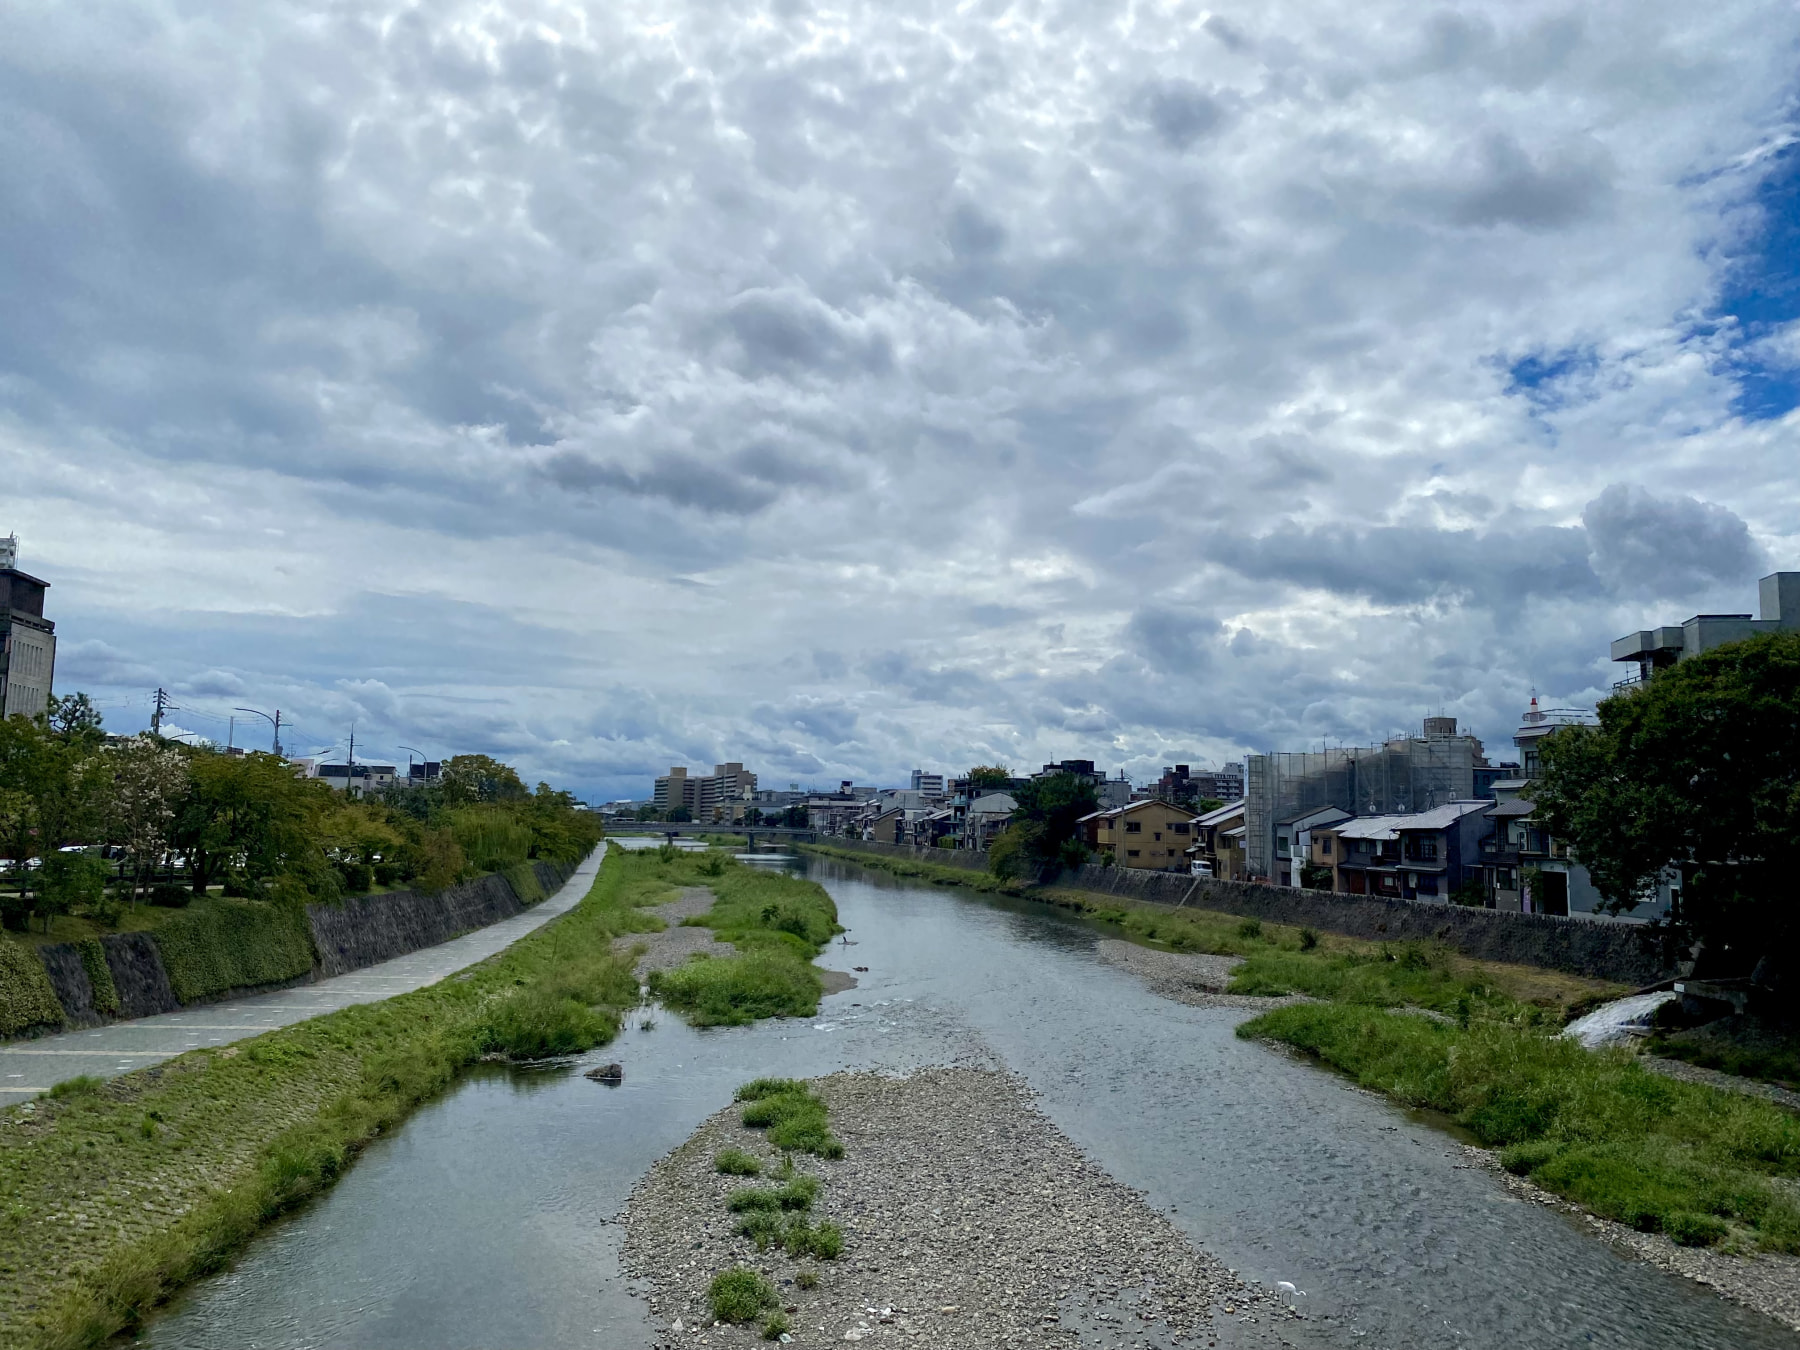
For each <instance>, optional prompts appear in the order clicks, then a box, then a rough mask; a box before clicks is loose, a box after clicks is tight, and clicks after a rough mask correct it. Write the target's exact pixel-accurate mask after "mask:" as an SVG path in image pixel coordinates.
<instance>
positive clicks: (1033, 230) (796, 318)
mask: <svg viewBox="0 0 1800 1350" xmlns="http://www.w3.org/2000/svg"><path fill="white" fill-rule="evenodd" d="M3 12H4V21H5V25H6V30H7V32H8V34H9V37H8V41H7V43H6V44H5V46H4V49H3V50H0V201H4V202H5V203H6V208H5V210H4V211H0V297H4V300H5V302H6V308H7V312H8V313H9V315H11V316H14V321H13V322H11V323H9V324H7V325H6V326H5V328H4V330H3V331H0V482H4V484H5V487H4V489H0V529H6V528H15V529H17V530H18V531H19V532H20V534H21V535H22V537H23V539H24V543H25V551H26V562H27V564H28V565H30V566H32V567H34V568H35V569H36V570H38V571H39V572H40V573H42V574H47V575H48V576H49V578H50V579H51V580H52V581H53V582H55V583H56V586H55V589H54V590H53V592H52V597H53V609H54V612H55V614H56V616H57V617H58V619H59V621H60V623H61V625H62V632H63V633H64V635H65V642H66V644H67V646H66V647H65V660H64V665H63V671H62V681H61V682H62V684H63V685H64V687H76V686H91V687H93V688H95V689H96V690H97V691H98V692H99V693H100V694H101V696H102V700H103V701H105V702H108V703H110V704H111V705H112V708H113V712H112V714H111V720H112V721H113V722H114V723H115V724H116V725H120V726H124V727H130V726H132V725H135V724H136V723H137V722H138V721H139V720H141V717H142V696H143V693H144V687H145V686H146V685H148V684H150V683H151V682H153V681H160V682H161V683H163V684H164V685H165V686H167V687H169V688H170V689H172V690H174V691H175V692H176V693H177V695H178V697H179V698H180V699H182V700H183V702H184V707H183V716H184V718H185V719H186V720H184V722H183V725H184V726H189V725H192V726H195V727H196V728H198V729H201V730H206V731H209V732H210V731H213V730H214V728H213V726H212V724H211V723H210V722H206V721H205V720H204V719H205V717H206V716H207V715H217V716H228V715H229V714H230V708H231V706H232V705H234V704H236V703H240V702H247V703H249V704H251V705H253V706H258V707H267V708H273V707H275V706H281V707H282V708H283V709H284V711H286V712H287V713H289V714H290V715H291V716H293V717H294V718H295V719H296V721H297V722H298V725H299V732H298V733H297V735H299V736H300V738H301V740H300V741H293V740H291V741H290V745H291V746H293V747H294V748H297V749H314V748H318V746H320V745H324V744H329V743H330V742H332V741H334V740H336V739H338V738H340V737H342V736H343V735H344V734H345V733H346V732H347V730H348V726H349V724H350V722H351V721H352V720H354V721H356V722H357V724H358V727H359V730H358V738H359V742H360V743H361V744H363V745H365V746H367V747H369V748H370V751H371V753H375V754H393V755H396V756H398V755H400V754H402V753H403V752H401V751H399V750H398V749H397V748H396V747H397V746H398V745H400V744H411V745H416V746H420V747H422V748H424V749H426V750H427V751H428V752H429V753H433V754H437V753H447V752H450V751H453V750H456V749H482V750H488V751H491V752H493V753H497V754H502V755H505V756H507V757H510V758H513V759H516V760H517V761H519V762H520V763H521V765H522V766H523V767H524V768H525V769H526V770H527V772H528V773H531V774H534V775H542V776H548V777H552V778H555V779H557V780H559V781H563V782H569V783H573V784H577V785H580V786H583V787H585V788H589V789H591V790H595V791H599V792H613V791H620V792H624V791H634V790H642V788H643V787H644V786H645V784H646V780H647V777H648V775H650V774H651V773H654V772H657V771H660V769H661V768H662V767H663V766H665V765H666V764H668V763H673V762H683V761H687V762H699V763H707V762H710V761H711V760H713V759H722V758H739V759H743V760H745V761H747V762H749V763H750V764H752V766H753V767H756V768H758V769H759V770H761V771H763V772H764V775H765V778H766V780H767V781H770V782H785V781H790V780H800V781H806V780H812V781H828V780H832V779H835V778H837V777H839V776H851V775H854V776H856V777H859V778H863V779H865V780H866V779H868V778H871V777H881V778H891V777H893V776H895V775H897V774H898V773H899V772H900V771H902V770H903V769H904V768H905V767H907V766H908V765H909V764H911V763H924V764H928V765H933V766H938V767H945V768H959V767H963V766H965V765H966V764H967V763H969V762H972V761H977V760H993V759H996V758H998V759H1002V760H1006V761H1008V762H1013V763H1031V762H1034V761H1036V760H1038V759H1041V758H1047V757H1051V756H1058V757H1060V756H1064V755H1073V754H1082V755H1088V756H1091V757H1093V758H1095V759H1097V760H1101V761H1102V762H1104V763H1106V764H1107V765H1108V766H1109V767H1116V766H1126V767H1129V768H1131V769H1133V770H1134V771H1139V772H1141V771H1144V770H1146V769H1151V768H1154V767H1155V766H1156V765H1157V764H1158V763H1159V762H1162V761H1166V760H1168V759H1170V758H1182V759H1187V760H1190V761H1193V760H1205V759H1208V758H1212V759H1220V758H1225V757H1229V756H1231V755H1235V754H1237V753H1240V752H1241V751H1243V750H1245V749H1254V748H1269V747H1295V746H1299V745H1303V744H1305V743H1307V742H1309V741H1313V740H1317V739H1318V738H1320V737H1324V736H1330V737H1333V738H1338V739H1346V738H1356V737H1366V736H1370V735H1376V734H1380V733H1382V732H1385V731H1387V730H1389V729H1391V728H1396V727H1400V726H1404V725H1408V724H1411V723H1412V722H1414V721H1415V720H1416V718H1417V716H1418V714H1419V713H1420V712H1421V711H1424V710H1426V709H1427V708H1430V709H1431V710H1436V709H1437V708H1438V707H1439V706H1440V705H1441V706H1443V707H1444V708H1445V709H1446V710H1448V711H1452V712H1456V713H1459V714H1460V715H1462V716H1464V717H1465V718H1466V719H1467V720H1469V721H1470V722H1471V723H1472V724H1473V725H1474V726H1475V727H1476V728H1477V729H1478V730H1479V731H1480V732H1482V733H1483V734H1486V735H1488V736H1490V738H1492V737H1498V736H1502V735H1504V733H1505V731H1506V730H1507V728H1508V727H1509V725H1510V722H1511V718H1512V715H1513V713H1514V712H1515V710H1516V708H1517V706H1518V704H1519V703H1520V702H1521V701H1522V699H1523V697H1524V695H1525V691H1526V690H1527V689H1528V688H1529V687H1530V686H1531V685H1533V684H1535V685H1536V686H1537V687H1538V688H1539V689H1540V690H1541V691H1542V692H1543V693H1545V694H1546V695H1547V696H1549V697H1551V698H1554V699H1558V700H1581V699H1587V700H1591V699H1593V698H1594V697H1596V696H1597V695H1598V693H1599V692H1600V691H1601V690H1603V689H1604V688H1605V684H1606V681H1607V680H1608V679H1609V678H1610V674H1611V672H1610V671H1609V670H1608V669H1607V667H1606V662H1605V660H1604V654H1605V647H1606V643H1607V641H1608V640H1609V639H1610V638H1611V637H1613V636H1615V635H1616V634H1617V632H1620V631H1624V630H1626V629H1628V628H1635V627H1638V626H1640V625H1641V624H1643V623H1647V622H1654V621H1668V620H1670V619H1674V618H1679V617H1682V616H1684V615H1685V614H1686V613H1688V612H1692V611H1693V610H1694V609H1696V608H1714V609H1730V610H1737V609H1742V608H1745V607H1747V606H1748V605H1750V603H1751V601H1750V588H1751V583H1752V582H1753V581H1754V578H1755V575H1756V572H1757V570H1758V569H1759V568H1760V567H1762V566H1764V565H1765V564H1767V563H1772V564H1774V565H1783V566H1795V565H1800V556H1796V552H1797V550H1796V547H1795V540H1796V536H1797V535H1800V491H1797V489H1796V486H1795V483H1796V478H1795V475H1794V474H1793V473H1792V464H1793V461H1794V434H1795V429H1796V422H1795V419H1794V416H1793V415H1792V414H1790V415H1789V416H1788V417H1787V418H1786V419H1784V420H1778V421H1760V422H1756V421H1745V420H1743V419H1742V418H1741V417H1739V416H1738V415H1736V414H1734V412H1733V411H1732V409H1733V405H1734V399H1735V398H1736V396H1737V393H1738V384H1737V381H1738V379H1739V378H1740V375H1741V370H1742V361H1743V359H1744V350H1738V349H1735V348H1734V347H1733V346H1732V344H1733V343H1734V342H1736V341H1737V335H1736V334H1735V331H1734V329H1733V327H1732V325H1731V323H1730V322H1729V315H1722V314H1720V313H1719V312H1718V303H1719V297H1720V295H1721V294H1722V293H1723V291H1724V288H1725V286H1726V282H1727V274H1728V271H1729V269H1730V267H1731V265H1732V258H1733V257H1734V256H1735V254H1736V252H1738V251H1741V249H1742V247H1743V246H1744V244H1745V242H1746V240H1747V239H1748V238H1749V237H1751V236H1752V235H1753V234H1754V232H1755V230H1756V228H1757V221H1756V218H1755V214H1754V212H1753V211H1752V210H1751V209H1750V205H1749V204H1750V203H1751V202H1752V201H1753V197H1754V193H1755V189H1756V187H1757V184H1758V183H1759V181H1761V177H1762V175H1764V174H1766V173H1768V172H1770V170H1771V166H1772V165H1774V164H1776V163H1778V162H1779V161H1780V154H1779V153H1778V152H1779V147H1780V146H1781V145H1782V144H1783V142H1784V139H1786V138H1791V129H1790V127H1789V125H1788V122H1787V121H1786V120H1785V119H1788V118H1790V117H1791V108H1792V103H1791V95H1792V80H1793V72H1792V64H1791V53H1792V51H1793V50H1794V47H1795V41H1796V39H1797V38H1800V18H1797V17H1796V15H1795V13H1794V12H1793V11H1792V10H1791V9H1787V8H1783V7H1779V6H1773V5H1769V4H1766V3H1765V4H1731V3H1725V4H1718V5H1711V6H1707V7H1705V8H1704V9H1703V10H1697V9H1695V8H1694V7H1693V6H1682V5H1675V4H1641V3H1640V4H1629V5H1628V4H1623V3H1619V4H1611V5H1603V6H1600V7H1595V6H1592V5H1585V6H1568V5H1545V4H1540V5H1508V6H1499V5H1495V6H1489V7H1475V6H1464V7H1461V8H1459V9H1456V10H1454V11H1452V10H1441V11H1435V12H1427V11H1421V10H1419V9H1418V8H1417V7H1416V6H1409V5H1402V4H1397V3H1396V4H1385V5H1383V4H1378V5H1372V6H1368V5H1365V6H1362V7H1359V8H1358V9H1356V10H1355V11H1354V13H1350V12H1347V11H1345V10H1344V9H1343V8H1342V7H1341V6H1329V5H1325V4H1320V3H1306V4H1300V3H1287V4H1283V3H1277V4H1273V5H1260V6H1253V7H1242V8H1239V9H1226V10H1219V11H1208V10H1206V9H1203V8H1200V7H1197V6H1193V5H1188V4H1172V5H1164V6H1155V5H1148V6H1137V7H1134V8H1132V9H1130V10H1128V11H1101V10H1097V9H1095V8H1094V7H1093V6H1091V5H1079V4H1054V3H1044V4H1011V5H1008V4H992V5H980V6H962V5H950V4H942V3H921V4H907V5H900V6H895V5H891V4H887V5H874V4H855V3H852V4H839V5H812V4H807V3H804V0H791V2H790V3H783V4H778V5H769V6H765V5H761V4H752V3H746V4H733V3H725V4H715V3H706V4H697V3H696V4H686V5H683V4H670V3H664V4H656V5H650V4H642V3H639V4H630V3H627V4H607V5H600V4H585V5H584V4H548V3H545V4H529V3H528V4H517V5H509V6H506V7H503V8H497V7H493V6H486V5H467V6H459V5H455V4H449V5H443V6H432V7H427V8H414V7H401V6H394V7H383V6H381V5H379V4H377V5H357V6H347V5H338V6H327V7H300V6H284V5H280V4H269V3H259V4H256V5H249V4H244V5H239V6H235V7H231V6H225V5H215V6H209V7H207V9H205V10H204V11H196V10H183V9H179V8H175V7H169V6H163V5H158V4H151V3H141V4H137V5H119V6H108V7H100V8H88V9H76V10H71V9H69V8H67V7H49V8H46V7H41V6H23V5H6V6H4V7H3ZM1757 342H1758V343H1759V344H1760V346H1759V347H1756V348H1755V349H1754V352H1760V353H1761V355H1760V357H1759V358H1758V359H1761V360H1764V361H1768V362H1771V363H1773V362H1776V361H1777V359H1778V358H1781V359H1784V360H1785V357H1784V356H1783V354H1784V353H1788V351H1789V348H1791V347H1792V346H1793V343H1792V342H1790V341H1788V336H1787V335H1786V330H1781V331H1778V332H1773V333H1770V334H1768V335H1765V336H1762V337H1759V338H1758V339H1757ZM1745 350H1751V349H1748V348H1746V349H1745ZM1754 352H1753V354H1754ZM1788 364H1790V365H1791V362H1788ZM217 730H219V731H222V730H223V727H222V726H221V727H219V728H217ZM301 741H304V742H305V743H304V744H302V743H301ZM390 742H391V743H393V744H391V745H390Z"/></svg>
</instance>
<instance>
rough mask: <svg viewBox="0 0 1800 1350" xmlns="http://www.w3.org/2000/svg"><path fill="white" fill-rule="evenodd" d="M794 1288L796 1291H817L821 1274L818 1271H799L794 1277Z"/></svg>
mask: <svg viewBox="0 0 1800 1350" xmlns="http://www.w3.org/2000/svg"><path fill="white" fill-rule="evenodd" d="M794 1287H795V1288H796V1289H817V1288H818V1287H819V1272H818V1271H816V1270H802V1271H798V1272H797V1273H796V1274H795V1275H794Z"/></svg>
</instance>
